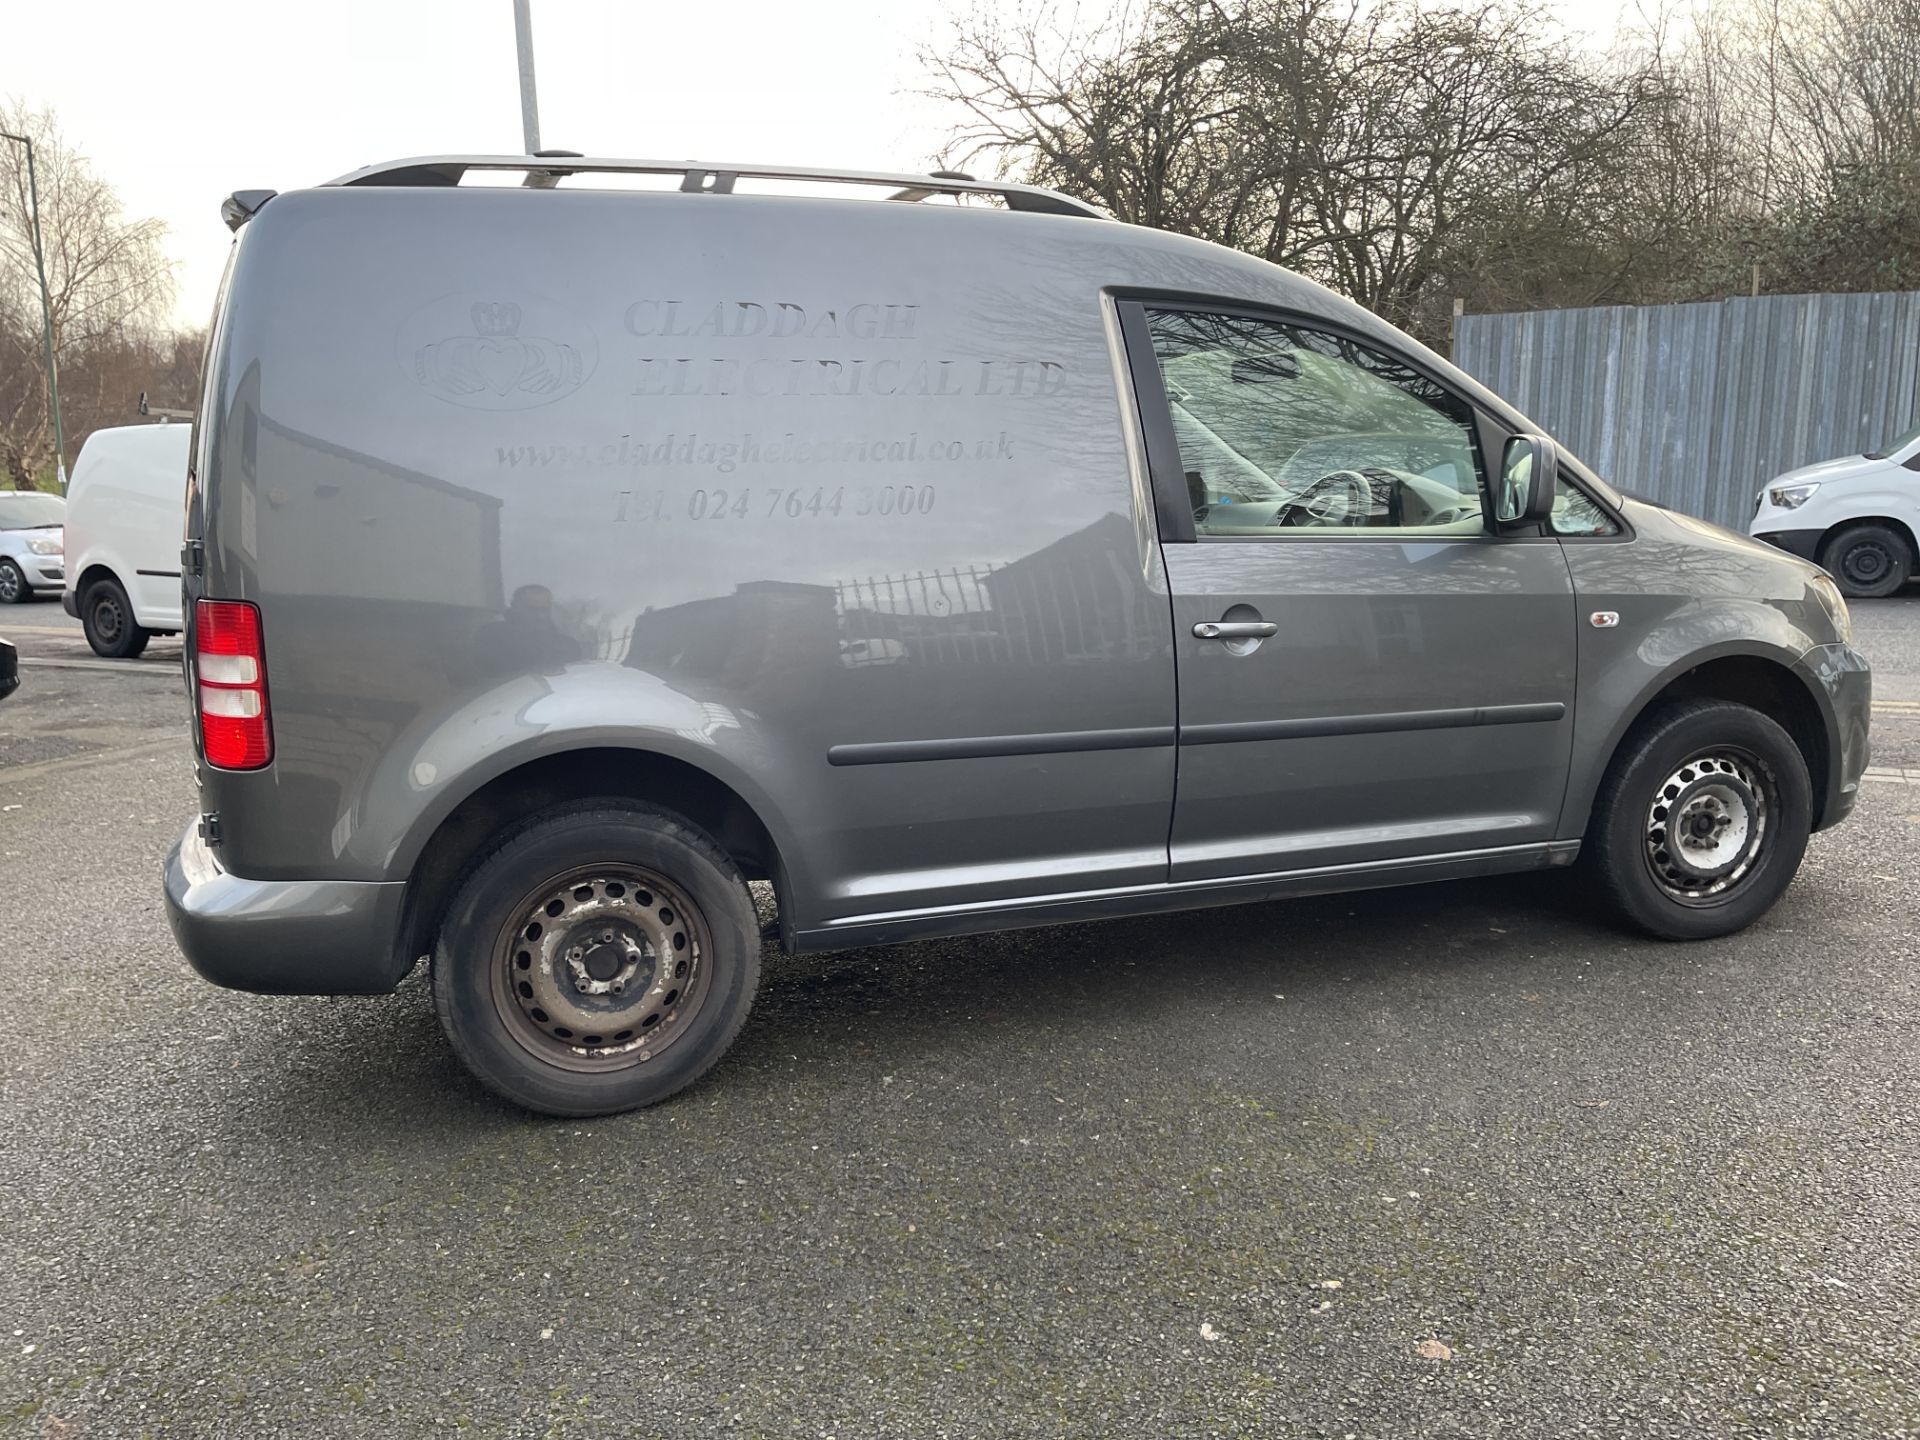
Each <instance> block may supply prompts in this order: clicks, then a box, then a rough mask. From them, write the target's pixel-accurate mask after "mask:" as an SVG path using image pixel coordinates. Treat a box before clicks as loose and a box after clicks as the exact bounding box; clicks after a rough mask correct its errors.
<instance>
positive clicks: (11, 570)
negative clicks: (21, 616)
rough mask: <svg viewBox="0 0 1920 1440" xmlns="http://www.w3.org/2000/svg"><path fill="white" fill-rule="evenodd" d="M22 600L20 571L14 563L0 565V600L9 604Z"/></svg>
mask: <svg viewBox="0 0 1920 1440" xmlns="http://www.w3.org/2000/svg"><path fill="white" fill-rule="evenodd" d="M19 598H20V571H19V570H18V568H16V567H15V566H14V564H13V562H12V561H8V562H7V563H6V564H5V565H0V600H5V601H7V602H8V603H9V604H11V603H12V602H13V601H15V600H18V599H19Z"/></svg>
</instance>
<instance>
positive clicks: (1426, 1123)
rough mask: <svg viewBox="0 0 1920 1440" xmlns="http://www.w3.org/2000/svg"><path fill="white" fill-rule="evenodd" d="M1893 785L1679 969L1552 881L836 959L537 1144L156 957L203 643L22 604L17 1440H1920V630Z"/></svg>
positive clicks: (10, 1109)
mask: <svg viewBox="0 0 1920 1440" xmlns="http://www.w3.org/2000/svg"><path fill="white" fill-rule="evenodd" d="M1854 615H1855V621H1856V628H1857V643H1858V644H1859V646H1860V648H1861V649H1863V650H1864V651H1865V652H1866V654H1867V655H1868V657H1869V658H1870V659H1871V660H1872V662H1873V664H1874V666H1875V675H1874V683H1875V690H1876V695H1875V715H1874V760H1873V766H1874V768H1873V770H1872V771H1871V772H1870V774H1869V778H1868V780H1867V781H1866V783H1865V784H1864V785H1863V787H1862V797H1861V800H1860V804H1859V808H1858V811H1857V813H1856V815H1855V817H1854V818H1853V819H1852V820H1850V821H1849V822H1848V823H1847V824H1845V825H1843V826H1841V827H1840V828H1838V829H1836V830H1834V831H1831V832H1827V833H1825V834H1822V835H1819V836H1816V837H1815V839H1814V841H1813V844H1812V847H1811V849H1810V851H1809V853H1808V858H1807V861H1806V864H1805V867H1804V869H1803V870H1802V872H1801V875H1800V877H1799V878H1798V879H1797V880H1796V881H1795V883H1794V884H1793V886H1792V888H1791V889H1790V890H1789V891H1788V893H1787V896H1786V898H1785V899H1784V900H1783V901H1782V902H1781V904H1780V905H1779V906H1778V907H1777V908H1776V909H1775V910H1774V911H1773V912H1772V913H1770V914H1769V915H1768V916H1766V917H1765V918H1764V919H1763V920H1762V921H1761V922H1760V923H1759V924H1757V925H1756V926H1754V927H1753V928H1752V929H1750V930H1748V931H1747V932H1745V933H1743V934H1740V935H1737V936H1734V937H1732V938H1730V939H1726V940H1719V941H1710V942H1704V943H1700V944H1696V945H1689V946H1676V945H1665V944H1658V943H1654V942H1650V941H1645V940H1640V939H1637V938H1633V937H1631V936H1629V935H1626V934H1623V933H1622V932H1620V931H1618V930H1616V929H1613V928H1610V927H1609V926H1607V925H1605V924H1603V923H1601V922H1600V921H1598V920H1596V919H1593V918H1591V917H1590V916H1589V915H1588V914H1587V913H1586V912H1585V911H1584V910H1583V908H1582V907H1581V904H1580V899H1581V897H1580V895H1579V886H1578V881H1577V880H1575V879H1571V878H1569V877H1560V876H1554V877H1542V878H1507V879H1497V880H1484V881H1474V882H1468V883H1458V884H1451V885H1438V886H1427V887H1421V888H1414V889H1406V890H1399V891H1392V892H1384V893H1376V894H1370V895H1364V896H1342V897H1329V898H1325V899H1319V900H1308V901H1299V902H1293V903H1288V904H1275V905H1265V906H1255V907H1246V908H1239V909H1226V910H1215V911H1208V912H1199V913H1194V914H1187V915H1171V916H1164V917H1158V918H1154V919H1149V920H1139V921H1125V922H1110V923H1103V924H1090V925H1080V926H1072V927H1061V928H1055V929H1049V930H1040V931H1032V932H1026V933H1018V934H1003V935H996V936H988V937H983V938H975V939H965V940H953V941H943V942H933V943H924V944H918V945H912V946H907V947H903V948H900V949H896V950H884V951H882V950H862V951H847V952H840V953H835V954H828V955H818V956H807V957H803V958H798V959H790V958H783V957H781V956H780V955H779V954H778V953H777V952H775V951H772V950H770V951H769V953H768V954H767V956H766V964H767V976H766V979H765V981H764V984H763V989H762V992H761V996H760V999H759V1001H758V1003H757V1005H756V1008H755V1010H754V1013H753V1015H752V1017H751V1019H750V1020H749V1021H748V1024H747V1028H746V1030H745V1031H744V1033H743V1034H742V1036H741V1039H740V1041H739V1042H738V1044H737V1046H736V1047H735V1049H734V1050H733V1052H732V1053H731V1055H730V1056H729V1057H728V1059H727V1060H726V1061H725V1062H724V1063H723V1064H722V1065H721V1066H720V1067H719V1068H718V1069H717V1070H715V1071H714V1072H713V1073H712V1074H711V1075H710V1076H709V1077H708V1078H707V1079H706V1080H704V1081H703V1082H701V1083H700V1084H699V1085H697V1086H696V1087H695V1088H694V1089H692V1090H690V1091H689V1092H687V1093H686V1094H685V1095H683V1096H682V1097H680V1098H679V1099H677V1100H674V1101H672V1102H670V1103H668V1104H666V1105H664V1106H661V1107H659V1108H656V1109H653V1110H648V1111H642V1112H639V1113H635V1114H629V1115H625V1116H621V1117H618V1118H616V1119H609V1120H597V1121H593V1122H590V1123H580V1122H571V1123H569V1122H554V1121H547V1120H536V1119H533V1118H530V1117H528V1116H526V1115H524V1114H521V1113H519V1112H517V1111H514V1110H512V1109H509V1108H507V1107H505V1106H503V1105H501V1104H500V1103H498V1102H496V1101H494V1100H493V1099H491V1098H490V1097H488V1096H487V1095H486V1094H485V1093H484V1092H483V1091H481V1090H480V1089H479V1087H478V1086H477V1084H475V1083H474V1082H473V1081H471V1080H470V1079H469V1078H468V1077H467V1075H466V1073H465V1072H464V1071H463V1070H462V1069H461V1067H460V1066H459V1065H458V1063H457V1062H456V1061H455V1059H454V1058H453V1056H452V1054H451V1053H450V1051H449V1050H448V1048H447V1045H446V1042H445V1041H444V1040H443V1039H442V1037H441V1034H440V1032H439V1030H438V1028H437V1026H436V1024H435V1022H434V1018H433V1015H432V1011H431V1006H430V1004H429V1002H428V998H427V994H426V989H425V986H424V984H423V977H422V976H420V975H418V974H416V975H415V976H413V977H412V978H410V979H409V981H408V982H407V983H406V984H405V985H404V986H403V987H402V989H401V990H400V992H399V993H397V994H395V995H393V996H391V997H386V998H382V999H377V1000H327V999H272V998H265V997H259V996H252V995H242V994H236V993H229V992H224V991H219V990H215V989H213V988H211V987H209V986H207V985H206V984H204V983H203V982H202V981H200V980H199V979H198V978H197V977H195V976H194V975H192V974H191V973H190V972H189V971H188V970H187V969H186V966H185V964H184V962H182V961H181V959H180V958H179V956H178V954H177V952H176V951H175V949H174V947H173V945H172V942H171V940H170V937H169V935H168V932H167V927H166V923H165V919H164V916H163V914H162V910H161V901H160V895H159V885H158V870H159V865H160V859H161V856H162V855H163V853H164V851H165V849H166V847H167V845H168V844H169V843H170V842H171V841H172V839H173V838H174V836H175V835H176V834H177V832H178V829H179V827H180V825H181V823H182V821H183V819H184V817H185V816H186V815H187V814H188V813H189V812H190V810H191V807H192V785H191V779H190V775H189V770H188V747H187V739H186V724H187V720H186V713H185V705H184V701H183V698H182V695H181V691H180V678H179V670H178V661H179V647H178V641H177V640H157V641H156V642H155V643H154V644H153V646H152V647H151V648H150V649H149V650H148V652H147V654H146V656H144V657H143V658H142V659H140V660H139V661H132V662H107V661H100V660H97V659H95V658H94V657H93V656H92V655H91V653H90V652H89V651H88V650H87V647H86V645H85V642H84V640H83V639H82V638H81V636H80V632H79V630H78V628H77V626H75V625H74V624H73V622H71V621H69V620H67V619H66V617H64V616H63V615H61V614H60V613H59V610H58V607H57V606H56V605H52V604H45V603H41V604H35V605H32V606H27V607H17V608H12V609H9V610H7V611H5V612H0V627H4V629H3V630H0V633H5V634H6V635H7V636H8V637H9V638H11V639H13V640H14V641H15V642H16V643H17V644H18V645H19V648H20V651H21V657H22V664H21V671H22V681H23V683H22V686H21V689H20V691H19V693H18V694H16V695H15V696H13V697H12V698H10V699H9V700H7V701H6V702H5V704H4V705H0V895H4V896H5V897H6V904H5V905H4V906H0V956H3V957H4V961H3V962H0V963H4V967H5V968H4V973H5V976H6V983H5V984H4V985H3V986H0V1024H4V1027H5V1033H6V1034H7V1036H8V1040H7V1043H6V1044H5V1045H4V1047H0V1133H4V1135H5V1137H6V1138H5V1140H4V1142H3V1143H0V1204H4V1206H5V1224H4V1226H0V1327H4V1330H0V1434H6V1435H11V1434H20V1435H23V1436H41V1435H67V1436H71V1435H92V1436H138V1435H144V1434H151V1435H154V1436H173V1435H191V1436H202V1435H245V1436H263V1435H289V1436H291V1435H299V1436H331V1435H340V1436H361V1435H398V1434H415V1433H428V1432H431V1431H434V1430H435V1429H442V1428H443V1429H445V1430H446V1431H447V1432H449V1433H457V1432H459V1431H463V1430H464V1431H465V1432H466V1433H472V1434H484V1435H512V1436H523V1435H556V1436H566V1435H581V1436H589V1435H592V1436H598V1435H628V1434H631V1435H641V1436H654V1435H659V1436H675V1437H678V1436H686V1435H693V1434H704V1433H712V1432H719V1433H739V1434H749V1435H751V1434H762V1435H783V1436H784V1435H806V1436H840V1437H852V1436H876V1437H889V1440H891V1437H910V1436H956V1437H979V1436H1001V1435H1005V1436H1029V1435H1073V1436H1081V1435H1085V1436H1096V1435H1098V1436H1110V1435H1141V1436H1171V1435H1183V1436H1184V1435H1258V1436H1289V1435H1301V1436H1307V1435H1312V1436H1321V1435H1331V1436H1347V1435H1351V1436H1356V1437H1358V1436H1380V1437H1385V1436H1396V1437H1397V1436H1408V1435H1423V1436H1443V1435H1460V1436H1487V1435H1527V1436H1532V1435H1553V1436H1572V1435H1608V1436H1615V1435H1623V1434H1632V1435H1636V1436H1644V1435H1692V1434H1698V1435H1716V1436H1718V1435H1730V1434H1734V1435H1737V1434H1753V1435H1787V1434H1807V1435H1819V1436H1854V1435H1861V1436H1865V1435H1911V1434H1914V1433H1916V1432H1920V1418H1916V1417H1920V1380H1916V1373H1920V1367H1916V1366H1915V1365H1914V1363H1913V1357H1914V1354H1915V1353H1916V1346H1920V1259H1916V1256H1920V1211H1917V1210H1916V1208H1915V1204H1914V1200H1913V1196H1914V1195H1915V1194H1916V1193H1917V1192H1920V1138H1916V1136H1917V1135H1920V1085H1917V1084H1916V1074H1917V1073H1920V1019H1916V1016H1920V981H1917V980H1916V975H1915V964H1914V962H1915V958H1916V950H1917V949H1920V941H1917V940H1916V933H1917V931H1920V924H1917V923H1916V906H1915V900H1914V897H1915V895H1916V893H1917V892H1920V858H1917V857H1916V852H1915V844H1914V842H1915V838H1916V826H1920V594H1913V593H1909V594H1908V595H1906V596H1904V597H1901V598H1896V599H1893V600H1888V601H1875V602H1862V603H1858V604H1856V605H1855V607H1854Z"/></svg>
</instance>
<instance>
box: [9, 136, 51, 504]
mask: <svg viewBox="0 0 1920 1440" xmlns="http://www.w3.org/2000/svg"><path fill="white" fill-rule="evenodd" d="M0 140H17V141H19V142H20V143H21V144H22V145H24V146H26V147H27V197H28V199H29V200H30V201H31V202H32V204H33V268H34V269H35V270H36V271H37V272H38V273H39V276H40V338H41V341H42V343H43V344H44V345H45V347H46V355H47V399H48V402H49V403H50V405H51V406H52V409H53V465H54V474H55V475H56V477H57V478H58V481H59V485H60V493H61V494H62V495H64V494H66V493H67V436H66V432H65V430H63V429H62V428H61V425H60V367H59V366H58V365H56V364H55V363H54V358H53V301H52V300H51V299H49V298H48V296H47V262H46V257H45V256H44V255H43V254H42V253H41V250H40V182H39V180H38V178H37V177H36V176H35V175H34V170H33V141H32V140H30V139H28V138H27V137H26V136H25V135H15V134H14V133H13V132H12V131H10V130H0Z"/></svg>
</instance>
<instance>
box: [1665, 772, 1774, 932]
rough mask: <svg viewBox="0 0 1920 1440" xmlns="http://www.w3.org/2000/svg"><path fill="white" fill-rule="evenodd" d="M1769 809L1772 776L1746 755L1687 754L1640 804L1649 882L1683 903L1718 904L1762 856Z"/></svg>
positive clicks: (1772, 794) (1728, 895)
mask: <svg viewBox="0 0 1920 1440" xmlns="http://www.w3.org/2000/svg"><path fill="white" fill-rule="evenodd" d="M1774 806H1775V795H1774V786H1773V777H1772V775H1771V773H1770V772H1768V770H1767V768H1766V767H1765V766H1764V765H1762V764H1761V762H1760V761H1759V759H1758V758H1756V757H1755V756H1753V755H1752V754H1750V753H1748V752H1747V751H1745V750H1741V749H1738V748H1735V747H1732V746H1724V745H1722V746H1714V747H1712V748H1711V749H1708V750H1703V751H1701V752H1700V753H1699V754H1697V755H1694V756H1692V757H1690V758H1689V759H1687V760H1686V761H1685V762H1684V763H1683V764H1681V765H1679V766H1676V767H1675V769H1674V771H1673V773H1672V774H1670V775H1668V776H1667V778H1666V779H1665V780H1664V781H1662V782H1661V784H1660V785H1659V786H1657V787H1656V788H1655V790H1654V794H1653V803H1652V804H1651V805H1649V806H1648V807H1647V820H1646V827H1645V840H1646V845H1645V854H1646V860H1647V868H1648V870H1649V871H1650V872H1651V873H1652V875H1653V879H1654V883H1655V884H1657V885H1658V886H1659V887H1660V889H1661V891H1662V892H1663V893H1664V894H1666V895H1667V897H1668V898H1669V899H1673V900H1677V901H1679V902H1680V903H1681V904H1683V905H1693V906H1708V905H1719V904H1724V903H1725V902H1726V901H1727V900H1728V899H1730V898H1731V897H1732V895H1733V894H1734V892H1735V891H1737V890H1738V889H1739V888H1740V886H1741V885H1742V884H1743V883H1745V882H1746V881H1747V880H1748V879H1749V878H1751V876H1752V875H1753V872H1754V871H1755V870H1756V869H1757V868H1758V867H1759V864H1760V861H1761V859H1762V857H1763V856H1764V855H1765V854H1766V847H1767V838H1768V833H1769V831H1770V829H1771V828H1772V827H1771V820H1772V815H1773V810H1774Z"/></svg>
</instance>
